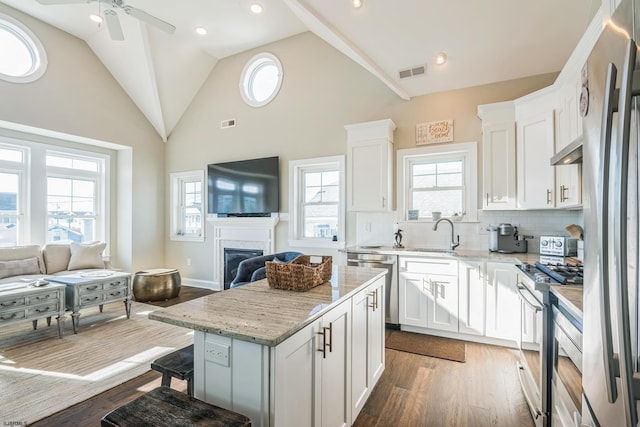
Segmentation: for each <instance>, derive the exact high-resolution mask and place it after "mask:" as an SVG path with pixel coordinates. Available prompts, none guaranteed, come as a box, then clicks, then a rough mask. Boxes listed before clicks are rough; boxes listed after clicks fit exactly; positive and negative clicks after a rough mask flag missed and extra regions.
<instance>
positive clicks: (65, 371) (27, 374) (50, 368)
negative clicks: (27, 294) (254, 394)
mask: <svg viewBox="0 0 640 427" xmlns="http://www.w3.org/2000/svg"><path fill="white" fill-rule="evenodd" d="M159 309H161V308H159V307H155V306H152V305H149V304H143V303H139V302H133V303H132V306H131V318H130V319H127V318H126V315H125V310H124V304H123V303H111V304H107V305H105V306H104V312H103V313H100V312H99V310H98V307H90V308H87V309H84V310H82V311H81V315H80V328H79V331H78V334H76V335H74V334H73V329H72V325H71V317H70V316H67V317H66V319H65V320H66V321H65V335H64V337H63V338H62V339H59V338H58V333H57V327H56V325H55V319H52V323H51V326H50V327H47V324H46V321H45V320H44V319H43V320H40V321H39V322H38V329H37V330H36V331H34V330H33V329H32V327H31V322H24V323H18V324H16V325H10V326H4V327H2V328H1V329H0V390H1V392H0V424H1V425H27V424H30V423H32V422H35V421H37V420H39V419H42V418H45V417H47V416H49V415H51V414H53V413H55V412H58V411H60V410H62V409H64V408H67V407H69V406H71V405H74V404H76V403H79V402H81V401H83V400H86V399H88V398H89V397H92V396H94V395H96V394H99V393H101V392H103V391H105V390H108V389H110V388H112V387H115V386H117V385H119V384H122V383H123V382H125V381H128V380H130V379H132V378H135V377H137V376H139V375H141V374H143V373H145V372H147V371H148V370H149V369H150V363H151V362H152V361H153V360H154V359H156V358H158V357H159V356H161V355H164V354H167V353H169V352H171V351H174V350H176V349H178V348H182V347H185V346H187V345H189V344H192V343H193V331H192V330H190V329H185V328H181V327H177V326H172V325H168V324H165V323H162V322H159V321H155V320H149V319H148V314H149V312H151V311H154V310H159ZM16 423H20V424H16Z"/></svg>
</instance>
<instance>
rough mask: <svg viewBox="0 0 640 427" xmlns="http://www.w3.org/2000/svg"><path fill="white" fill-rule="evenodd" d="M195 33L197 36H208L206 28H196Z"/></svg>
mask: <svg viewBox="0 0 640 427" xmlns="http://www.w3.org/2000/svg"><path fill="white" fill-rule="evenodd" d="M195 32H196V34H199V35H201V36H206V35H207V29H206V28H204V27H196V28H195Z"/></svg>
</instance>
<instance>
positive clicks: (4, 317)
mask: <svg viewBox="0 0 640 427" xmlns="http://www.w3.org/2000/svg"><path fill="white" fill-rule="evenodd" d="M16 315H17V313H11V316H9V317H6V316H2V317H0V320H9V319H13V318H14V317H16Z"/></svg>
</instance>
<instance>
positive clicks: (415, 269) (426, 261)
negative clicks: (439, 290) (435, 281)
mask: <svg viewBox="0 0 640 427" xmlns="http://www.w3.org/2000/svg"><path fill="white" fill-rule="evenodd" d="M399 263H400V271H406V272H408V273H427V274H445V275H449V276H457V275H458V261H457V260H455V259H446V258H442V259H440V258H419V257H416V258H405V257H400V259H399Z"/></svg>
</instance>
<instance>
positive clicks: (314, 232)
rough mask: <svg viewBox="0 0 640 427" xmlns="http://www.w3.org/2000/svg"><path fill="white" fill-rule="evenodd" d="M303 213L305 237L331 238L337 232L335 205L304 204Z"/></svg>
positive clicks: (336, 210)
mask: <svg viewBox="0 0 640 427" xmlns="http://www.w3.org/2000/svg"><path fill="white" fill-rule="evenodd" d="M303 215H304V218H303V224H304V237H305V238H331V237H332V236H333V235H334V234H336V233H337V229H338V206H337V205H333V204H332V205H313V206H305V207H304V211H303Z"/></svg>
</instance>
